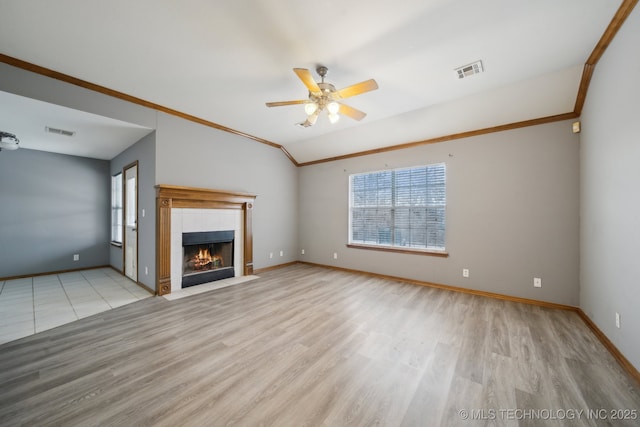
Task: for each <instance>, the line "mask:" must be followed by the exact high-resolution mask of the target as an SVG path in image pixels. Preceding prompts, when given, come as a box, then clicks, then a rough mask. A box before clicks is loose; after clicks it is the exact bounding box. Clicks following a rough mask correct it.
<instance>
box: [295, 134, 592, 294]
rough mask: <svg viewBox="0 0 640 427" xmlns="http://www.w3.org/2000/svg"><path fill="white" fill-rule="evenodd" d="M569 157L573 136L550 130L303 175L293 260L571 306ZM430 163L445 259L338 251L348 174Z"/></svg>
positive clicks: (574, 164) (573, 201) (574, 171)
mask: <svg viewBox="0 0 640 427" xmlns="http://www.w3.org/2000/svg"><path fill="white" fill-rule="evenodd" d="M578 159H579V140H578V136H576V135H574V134H572V133H571V123H570V122H559V123H552V124H546V125H541V126H535V127H528V128H523V129H517V130H512V131H507V132H500V133H494V134H490V135H483V136H478V137H473V138H466V139H461V140H456V141H450V142H446V143H439V144H431V145H425V146H421V147H416V148H411V149H406V150H399V151H392V152H389V153H381V154H375V155H369V156H364V157H357V158H352V159H346V160H341V161H336V162H330V163H323V164H317V165H313V166H306V167H303V168H301V169H300V173H299V175H300V181H299V194H300V211H299V215H300V248H301V249H305V255H300V256H299V258H300V259H301V260H303V261H309V262H315V263H320V264H326V265H335V266H339V267H345V268H351V269H356V270H364V271H370V272H375V273H379V274H387V275H392V276H397V277H404V278H410V279H416V280H421V281H427V282H434V283H440V284H446V285H452V286H459V287H463V288H470V289H478V290H482V291H488V292H496V293H500V294H505V295H511V296H516V297H523V298H532V299H536V300H542V301H550V302H555V303H561V304H570V305H577V303H578V294H579V291H578V286H579V284H578V245H579V235H578V233H579V226H578V221H579V219H578V209H579V200H578V194H579V181H578V180H579V166H578ZM438 162H445V163H446V164H447V234H446V241H447V250H448V252H449V253H450V256H449V257H448V258H436V257H430V256H423V255H413V254H397V253H388V252H378V251H371V250H362V249H351V248H347V247H345V245H346V243H347V240H348V236H347V234H348V194H347V193H348V178H349V174H353V173H359V172H366V171H376V170H382V169H386V168H398V167H407V166H415V165H422V164H430V163H438ZM334 252H337V253H338V259H337V260H334V259H333V253H334ZM463 268H468V269H470V277H469V278H463V277H462V269H463ZM534 277H540V278H542V288H534V287H533V278H534Z"/></svg>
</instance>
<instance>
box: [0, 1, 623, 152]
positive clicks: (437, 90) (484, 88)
mask: <svg viewBox="0 0 640 427" xmlns="http://www.w3.org/2000/svg"><path fill="white" fill-rule="evenodd" d="M624 3H625V2H624V1H621V0H562V1H558V0H535V1H531V0H480V1H478V0H457V1H451V0H406V1H401V2H397V1H396V2H393V1H388V0H350V1H310V0H235V1H210V0H209V1H207V0H185V1H180V2H177V1H172V0H136V1H129V0H111V1H109V2H105V1H100V0H57V1H55V2H51V1H47V0H31V1H21V0H0V13H1V16H2V25H0V53H1V54H4V55H6V56H7V57H11V58H16V59H18V60H21V61H25V62H27V63H30V64H35V65H37V66H40V67H45V68H47V69H49V70H53V71H55V72H57V73H61V74H63V75H67V76H71V77H73V78H76V79H80V80H82V81H85V82H89V83H92V84H96V85H99V86H102V87H105V88H109V89H111V90H113V91H117V92H120V93H123V94H127V95H130V96H132V97H136V98H139V99H142V100H145V101H148V102H150V103H153V104H156V105H158V106H161V107H164V108H167V109H171V110H175V111H179V112H181V113H184V114H185V115H189V116H193V117H196V118H198V119H202V120H204V121H207V122H210V123H213V124H216V125H220V126H222V127H224V128H228V129H231V130H235V131H238V132H240V133H243V134H247V135H249V137H254V139H256V140H260V141H263V142H268V143H272V144H274V145H281V146H283V147H284V149H285V151H287V152H288V153H290V155H291V156H292V157H293V159H295V161H296V162H297V163H300V164H304V163H308V162H314V161H318V160H322V159H327V158H333V157H337V156H343V155H348V154H352V153H357V152H363V151H367V150H375V149H379V148H382V147H388V146H393V145H398V144H406V143H410V142H413V141H420V140H428V139H431V138H438V137H442V136H446V135H451V134H458V133H462V132H469V131H474V130H477V129H484V128H490V127H494V126H501V125H506V124H509V123H514V122H522V121H527V120H534V119H539V118H545V117H550V116H556V115H561V114H565V113H570V112H572V111H574V105H575V103H576V97H577V95H578V92H579V85H580V82H581V78H582V76H583V69H584V66H585V63H586V62H587V60H588V58H589V56H590V55H591V53H592V51H593V50H594V48H595V47H596V45H597V44H598V41H599V40H600V39H601V37H602V36H603V34H605V31H606V29H607V26H608V25H609V24H610V23H611V22H612V19H613V18H614V16H615V15H616V11H617V10H618V9H619V8H620V6H621V4H624ZM632 3H633V2H632ZM478 60H481V61H482V65H483V68H484V72H483V73H481V74H477V75H473V76H471V77H468V78H463V79H459V78H458V76H457V73H456V72H455V71H454V70H455V69H456V68H457V67H459V66H464V65H466V64H469V63H472V62H474V61H478ZM318 65H324V66H326V67H328V68H329V74H328V75H327V77H326V80H327V81H328V82H331V83H332V84H334V85H335V87H336V88H338V89H340V88H343V87H346V86H349V85H352V84H354V83H357V82H361V81H363V80H367V79H371V78H373V79H375V80H376V81H377V83H378V85H379V89H378V90H374V91H371V92H367V93H365V94H362V95H359V96H355V97H352V98H348V99H345V100H344V102H345V103H346V104H348V105H350V106H352V107H354V108H357V109H359V110H361V111H364V112H365V113H367V116H366V117H365V118H364V119H363V120H361V121H356V120H352V119H350V118H348V117H345V116H343V117H342V118H341V119H340V121H338V123H335V124H331V123H329V121H328V120H327V117H326V116H320V117H319V119H318V121H317V122H316V124H315V125H314V126H312V127H307V128H302V127H299V126H295V124H296V123H299V122H301V121H303V120H304V119H305V118H306V115H305V112H304V109H303V108H302V106H301V105H292V106H283V107H275V108H267V107H266V106H265V102H269V101H284V100H298V99H305V98H306V97H307V96H308V92H307V89H306V88H305V86H304V85H303V84H302V82H301V81H300V80H299V79H298V77H297V76H296V74H294V72H293V71H292V69H293V68H296V67H299V68H307V69H309V70H311V71H312V72H313V73H314V76H315V77H317V75H315V69H316V67H317V66H318ZM318 81H319V78H318ZM1 100H2V98H0V102H1ZM0 125H2V126H5V125H6V124H5V123H0ZM22 140H23V143H22V145H23V146H24V147H26V148H29V142H28V141H27V140H25V139H24V138H22ZM38 149H42V148H38ZM52 151H55V150H54V149H52ZM83 155H87V154H83ZM89 156H90V155H89ZM102 156H104V154H103V155H102Z"/></svg>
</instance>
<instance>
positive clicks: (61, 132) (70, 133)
mask: <svg viewBox="0 0 640 427" xmlns="http://www.w3.org/2000/svg"><path fill="white" fill-rule="evenodd" d="M44 130H45V132H48V133H55V134H56V135H63V136H73V135H74V134H75V132H73V131H70V130H64V129H56V128H50V127H49V126H46V127H45V128H44Z"/></svg>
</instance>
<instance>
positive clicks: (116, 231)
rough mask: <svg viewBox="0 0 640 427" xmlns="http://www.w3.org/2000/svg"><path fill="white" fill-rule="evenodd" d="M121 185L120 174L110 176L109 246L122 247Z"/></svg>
mask: <svg viewBox="0 0 640 427" xmlns="http://www.w3.org/2000/svg"><path fill="white" fill-rule="evenodd" d="M118 185H119V186H118ZM122 185H123V175H122V172H118V173H117V174H115V175H111V245H113V246H117V247H122V244H123V240H124V218H123V215H124V200H123V197H124V190H123V187H122ZM118 238H119V239H118Z"/></svg>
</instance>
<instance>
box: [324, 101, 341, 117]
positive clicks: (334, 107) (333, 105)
mask: <svg viewBox="0 0 640 427" xmlns="http://www.w3.org/2000/svg"><path fill="white" fill-rule="evenodd" d="M339 110H340V104H338V103H337V102H336V101H331V102H329V103H328V104H327V111H328V112H329V114H336V115H337V114H338V111H339Z"/></svg>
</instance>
